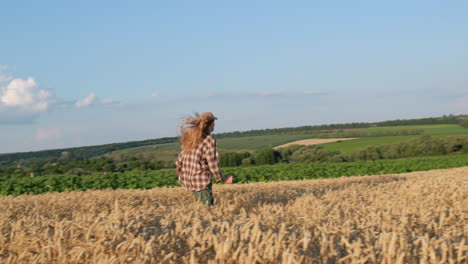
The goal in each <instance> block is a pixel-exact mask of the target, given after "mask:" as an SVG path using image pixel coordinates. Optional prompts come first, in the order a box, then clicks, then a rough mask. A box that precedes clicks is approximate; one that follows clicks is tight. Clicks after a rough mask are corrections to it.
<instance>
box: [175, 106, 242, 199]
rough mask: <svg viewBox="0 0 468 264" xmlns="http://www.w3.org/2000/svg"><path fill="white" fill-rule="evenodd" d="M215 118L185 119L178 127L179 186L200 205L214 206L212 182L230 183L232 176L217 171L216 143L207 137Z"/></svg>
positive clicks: (209, 113)
mask: <svg viewBox="0 0 468 264" xmlns="http://www.w3.org/2000/svg"><path fill="white" fill-rule="evenodd" d="M216 119H217V118H216V117H215V116H213V114H212V113H211V112H206V113H203V114H201V115H199V114H198V113H196V114H195V117H190V118H187V119H184V120H183V122H182V124H181V126H180V132H181V137H180V145H181V148H182V152H181V153H180V154H179V156H178V157H177V160H176V170H177V175H178V177H179V183H180V184H181V185H182V186H184V187H185V188H187V189H188V190H190V191H192V192H193V194H194V195H195V197H196V198H197V199H198V200H199V201H201V202H202V203H204V204H206V205H208V206H212V205H213V204H214V199H213V194H212V184H211V179H212V177H213V176H214V177H215V179H216V180H217V181H221V180H222V181H224V182H225V183H232V181H233V177H232V176H228V177H225V176H224V175H223V174H222V173H221V171H220V169H219V159H218V150H217V147H216V140H215V139H214V138H213V137H212V136H211V135H210V134H211V132H213V130H214V127H215V123H214V121H215V120H216Z"/></svg>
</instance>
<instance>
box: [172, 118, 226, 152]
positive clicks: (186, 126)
mask: <svg viewBox="0 0 468 264" xmlns="http://www.w3.org/2000/svg"><path fill="white" fill-rule="evenodd" d="M216 119H217V118H216V117H215V116H214V115H213V114H212V113H211V112H206V113H203V114H201V115H200V114H198V113H195V116H194V117H187V118H185V119H184V120H182V123H181V124H180V127H179V129H180V146H181V147H182V152H183V153H188V152H190V151H191V150H192V149H194V148H196V147H197V146H198V144H200V142H202V141H203V139H205V138H206V136H208V135H209V134H210V131H209V127H210V126H211V125H212V124H213V122H214V121H215V120H216Z"/></svg>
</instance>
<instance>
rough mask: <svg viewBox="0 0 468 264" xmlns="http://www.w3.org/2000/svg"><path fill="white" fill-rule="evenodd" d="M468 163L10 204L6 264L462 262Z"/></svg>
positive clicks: (2, 252) (6, 206)
mask: <svg viewBox="0 0 468 264" xmlns="http://www.w3.org/2000/svg"><path fill="white" fill-rule="evenodd" d="M466 180H468V167H463V168H456V169H447V170H434V171H425V172H414V173H409V174H398V175H378V176H364V177H349V178H339V179H324V180H304V181H284V182H275V183H251V184H243V185H215V186H214V196H215V199H216V203H217V205H216V206H215V207H213V208H212V209H211V210H207V209H206V208H204V207H203V206H201V205H200V204H198V203H197V202H195V201H194V197H193V196H192V194H191V193H189V192H188V191H186V190H184V189H182V188H160V189H151V190H115V191H112V190H103V191H86V192H71V193H59V194H51V193H49V194H43V195H34V196H29V195H22V196H17V197H14V196H3V197H0V211H1V212H2V214H0V226H1V227H2V229H1V235H0V262H1V263H256V262H257V263H392V264H393V263H395V264H398V263H415V264H416V263H464V262H465V261H467V256H466V250H468V247H467V243H466V237H464V234H465V233H464V228H465V223H464V218H465V217H466V214H465V213H464V211H463V210H464V205H466V202H467V201H466V195H465V193H464V189H463V183H464V181H466Z"/></svg>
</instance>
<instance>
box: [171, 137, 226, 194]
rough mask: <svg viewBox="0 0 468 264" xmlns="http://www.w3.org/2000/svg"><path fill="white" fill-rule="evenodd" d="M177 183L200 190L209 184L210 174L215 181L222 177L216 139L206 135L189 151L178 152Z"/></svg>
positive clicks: (193, 189)
mask: <svg viewBox="0 0 468 264" xmlns="http://www.w3.org/2000/svg"><path fill="white" fill-rule="evenodd" d="M176 171H177V175H178V177H179V183H180V184H181V185H182V186H184V187H185V188H187V189H188V190H190V191H201V190H203V189H205V188H206V187H208V186H209V185H210V184H211V177H212V175H214V176H215V178H216V180H217V181H221V180H222V179H223V178H224V177H223V174H222V173H221V171H220V170H219V160H218V150H217V148H216V140H215V139H214V138H213V137H212V136H207V137H206V138H205V139H204V140H203V141H202V142H201V143H200V144H198V146H197V147H196V148H194V149H192V150H191V151H190V152H189V153H180V154H179V156H178V157H177V160H176Z"/></svg>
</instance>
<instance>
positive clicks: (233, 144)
mask: <svg viewBox="0 0 468 264" xmlns="http://www.w3.org/2000/svg"><path fill="white" fill-rule="evenodd" d="M414 129H422V130H424V131H425V132H426V133H428V134H429V135H432V136H437V137H439V136H451V135H468V129H466V128H463V127H461V126H459V125H419V126H390V127H372V128H362V129H353V131H360V132H379V131H399V130H414ZM417 137H418V135H412V136H383V137H368V138H360V139H356V140H352V141H347V142H339V143H327V144H324V146H325V147H326V148H327V149H328V150H333V151H341V152H343V153H349V152H351V151H353V150H355V149H359V148H365V147H368V146H380V145H385V144H393V143H399V142H404V141H407V140H410V139H413V138H417ZM312 138H314V137H313V136H311V135H310V134H307V133H299V134H293V135H291V134H285V135H267V136H248V137H238V138H221V139H218V140H217V142H218V148H219V149H220V150H221V151H222V150H226V151H243V150H246V151H249V150H250V151H251V150H259V149H262V148H274V147H277V146H279V145H283V144H287V143H290V142H293V141H297V140H303V139H312ZM315 138H316V137H315ZM179 150H180V147H179V144H178V143H166V144H157V145H150V146H143V147H136V148H128V149H124V150H119V151H114V152H111V153H109V154H106V156H110V157H113V156H118V155H134V154H138V153H143V154H144V155H147V153H159V154H160V156H161V159H162V160H164V159H169V158H171V157H173V156H174V155H176V154H175V153H177V152H178V151H179Z"/></svg>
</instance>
